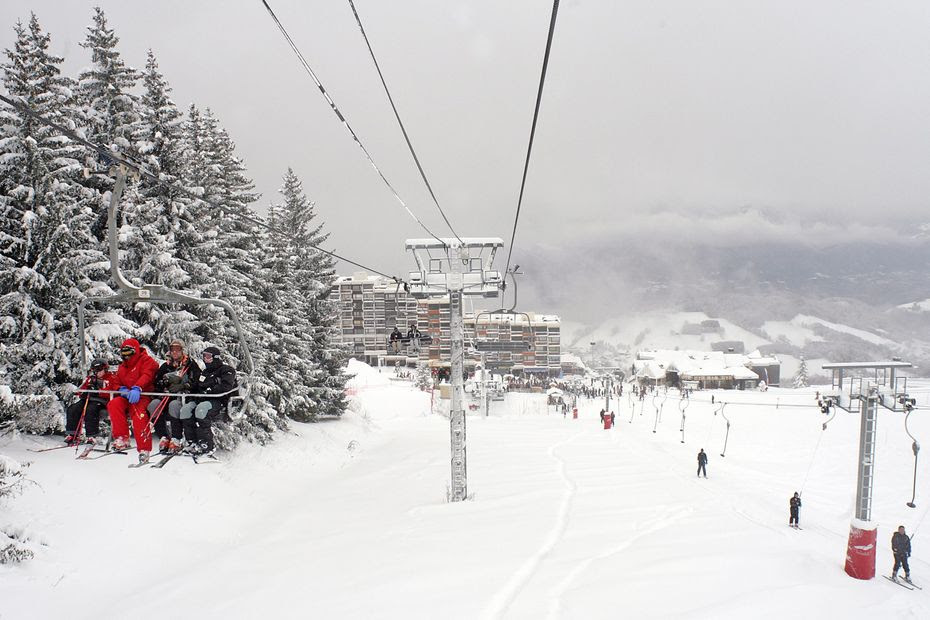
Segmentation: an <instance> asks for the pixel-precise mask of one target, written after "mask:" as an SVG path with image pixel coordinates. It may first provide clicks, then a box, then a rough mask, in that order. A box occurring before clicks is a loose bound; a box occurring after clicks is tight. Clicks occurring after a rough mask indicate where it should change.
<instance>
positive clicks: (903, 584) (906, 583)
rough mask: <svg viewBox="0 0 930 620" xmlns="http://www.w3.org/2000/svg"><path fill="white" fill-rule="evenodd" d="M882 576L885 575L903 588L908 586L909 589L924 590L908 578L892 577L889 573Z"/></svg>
mask: <svg viewBox="0 0 930 620" xmlns="http://www.w3.org/2000/svg"><path fill="white" fill-rule="evenodd" d="M882 577H884V578H885V579H887V580H888V581H890V582H891V583H894V584H897V585H899V586H901V587H902V588H906V589H908V590H923V588H921V587H920V586H919V585H917V584H915V583H914V582H913V581H907V580H906V579H892V578H891V577H889V576H888V575H882Z"/></svg>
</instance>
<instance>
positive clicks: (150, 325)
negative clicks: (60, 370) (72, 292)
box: [121, 50, 208, 352]
mask: <svg viewBox="0 0 930 620" xmlns="http://www.w3.org/2000/svg"><path fill="white" fill-rule="evenodd" d="M143 85H144V91H143V95H142V97H141V98H140V99H139V102H138V111H139V121H138V122H137V123H136V126H135V127H134V131H133V137H134V138H135V141H136V142H135V145H134V148H135V150H136V151H137V152H138V154H139V157H140V159H141V161H142V162H143V163H144V164H145V165H146V167H147V169H148V170H149V171H150V172H152V173H153V174H155V175H157V176H158V178H159V179H160V180H161V181H163V183H154V182H152V181H150V180H148V179H146V178H144V177H143V178H142V179H141V180H140V181H139V182H138V183H137V184H134V186H133V187H132V188H130V189H129V190H128V191H127V192H126V194H125V195H126V199H125V200H124V205H123V207H122V211H121V212H122V215H123V218H122V219H123V222H124V224H123V226H122V229H121V238H122V241H123V246H122V247H123V248H124V249H125V254H126V259H125V260H124V262H123V268H124V269H125V270H126V273H127V275H130V276H132V277H134V279H135V280H136V281H137V283H139V284H142V283H145V284H163V285H165V286H167V287H169V288H171V289H175V290H182V289H185V288H193V289H195V290H196V289H197V285H196V284H193V283H192V280H193V279H194V278H193V277H192V275H191V274H196V276H197V278H198V279H199V283H200V284H202V283H203V282H204V281H205V279H206V278H207V274H208V268H207V267H206V265H204V264H203V262H202V261H200V260H199V258H197V254H198V252H197V250H198V246H199V244H200V243H201V239H202V235H201V233H200V232H199V231H198V230H197V228H196V225H195V221H196V220H198V219H201V218H200V214H201V213H202V212H203V211H204V209H203V208H202V207H200V206H199V205H202V204H203V203H201V202H200V201H195V200H192V199H191V198H189V197H187V196H185V195H184V194H183V192H182V191H181V190H182V176H183V166H184V141H183V135H182V115H181V112H180V111H178V109H177V108H176V107H175V105H174V103H173V102H172V101H171V99H170V98H169V95H170V92H171V89H170V87H169V86H168V84H167V83H166V82H165V79H164V77H163V76H162V74H161V72H160V71H159V70H158V62H157V61H156V59H155V55H154V54H153V53H152V51H151V50H149V52H148V58H147V62H146V67H145V71H144V73H143ZM192 203H196V204H192ZM198 314H199V312H196V309H194V308H185V307H180V308H176V307H167V306H163V305H160V304H149V303H139V304H136V305H135V307H134V308H133V311H132V313H131V316H132V318H133V319H134V320H136V321H137V322H138V324H139V326H140V329H139V332H138V333H137V335H139V336H140V337H142V338H144V339H145V340H146V341H147V344H149V346H150V347H151V348H152V350H153V351H155V352H161V351H164V350H166V349H167V345H168V343H169V342H170V341H171V339H172V338H182V339H185V340H190V339H191V337H192V335H193V334H195V330H196V329H197V327H198V325H199V323H200V321H199V319H198Z"/></svg>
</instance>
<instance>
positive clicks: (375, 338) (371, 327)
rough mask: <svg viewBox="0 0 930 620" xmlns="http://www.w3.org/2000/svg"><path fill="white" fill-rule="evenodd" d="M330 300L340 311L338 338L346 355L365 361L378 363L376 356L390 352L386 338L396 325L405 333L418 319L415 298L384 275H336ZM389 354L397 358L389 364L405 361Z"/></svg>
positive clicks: (405, 361)
mask: <svg viewBox="0 0 930 620" xmlns="http://www.w3.org/2000/svg"><path fill="white" fill-rule="evenodd" d="M332 299H333V300H335V301H336V304H337V308H338V311H339V335H338V337H337V341H338V342H340V343H341V344H343V345H345V346H346V347H347V350H348V353H349V355H351V356H353V357H355V358H357V359H359V360H362V361H364V362H365V363H367V364H372V365H377V364H378V359H379V358H381V357H385V356H387V355H388V354H389V353H393V352H389V351H388V345H387V341H388V338H389V337H390V334H391V331H392V330H393V329H394V326H395V325H396V326H397V327H398V328H400V330H401V331H402V332H404V333H405V334H406V333H407V328H408V327H409V326H410V325H411V324H412V323H417V322H418V316H417V310H418V306H417V300H416V299H414V298H413V297H411V296H410V295H408V294H407V292H406V291H404V289H403V287H398V286H397V284H396V283H395V282H394V281H393V280H391V279H389V278H385V277H383V276H372V275H368V274H367V273H364V272H359V273H355V274H353V275H351V276H343V277H340V278H337V279H336V282H335V283H334V284H333V294H332ZM422 329H423V328H422V326H420V330H421V331H422ZM391 357H394V358H396V359H392V360H391V363H394V362H396V361H402V363H404V364H406V363H407V360H406V359H403V360H402V359H401V358H403V357H406V356H393V355H392V356H391ZM413 361H414V363H415V362H416V358H414V359H413Z"/></svg>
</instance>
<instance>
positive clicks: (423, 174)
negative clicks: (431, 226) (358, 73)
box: [349, 0, 465, 245]
mask: <svg viewBox="0 0 930 620" xmlns="http://www.w3.org/2000/svg"><path fill="white" fill-rule="evenodd" d="M349 6H350V7H352V14H353V15H355V22H356V23H357V24H358V29H359V30H361V32H362V38H363V39H365V45H366V46H368V53H369V54H371V60H372V62H374V63H375V69H377V71H378V77H379V78H381V85H382V86H384V92H385V94H386V95H387V98H388V101H390V102H391V109H392V110H393V111H394V118H396V119H397V124H398V125H400V131H401V133H403V134H404V140H405V141H406V142H407V148H408V149H409V150H410V154H411V155H412V156H413V161H414V163H416V165H417V170H419V171H420V178H422V179H423V183H424V184H425V185H426V189H427V190H429V195H430V197H431V198H432V199H433V204H435V205H436V208H437V209H439V213H440V215H442V219H443V220H445V222H446V226H448V227H449V230H451V231H452V234H453V235H455V238H456V239H458V240H459V243H461V244H462V245H464V244H465V242H464V241H462V238H461V237H459V234H458V233H457V232H455V229H454V228H452V224H451V223H450V222H449V218H448V217H446V214H445V212H444V211H443V210H442V207H441V206H439V200H438V199H437V198H436V194H435V193H433V187H432V186H431V185H430V183H429V180H427V178H426V172H424V171H423V166H421V165H420V158H419V157H417V153H416V151H415V150H414V148H413V144H412V143H411V142H410V136H409V135H407V128H406V127H404V122H403V121H402V120H400V113H399V112H398V111H397V106H396V105H394V98H393V97H392V96H391V91H390V90H388V86H387V82H386V81H385V80H384V74H382V73H381V65H379V64H378V59H377V58H376V57H375V51H374V50H373V49H372V47H371V42H370V41H369V40H368V34H367V33H366V32H365V27H364V26H362V19H361V17H359V15H358V11H357V10H356V9H355V3H354V2H353V1H352V0H349Z"/></svg>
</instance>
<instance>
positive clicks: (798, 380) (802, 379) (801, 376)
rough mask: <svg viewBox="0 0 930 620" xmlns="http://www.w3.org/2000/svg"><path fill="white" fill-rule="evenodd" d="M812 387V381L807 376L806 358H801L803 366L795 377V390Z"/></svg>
mask: <svg viewBox="0 0 930 620" xmlns="http://www.w3.org/2000/svg"><path fill="white" fill-rule="evenodd" d="M808 386H810V380H809V378H808V374H807V362H806V361H805V360H804V356H803V355H802V356H801V365H800V366H799V367H798V372H797V373H796V374H795V375H794V387H795V388H805V387H808Z"/></svg>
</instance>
